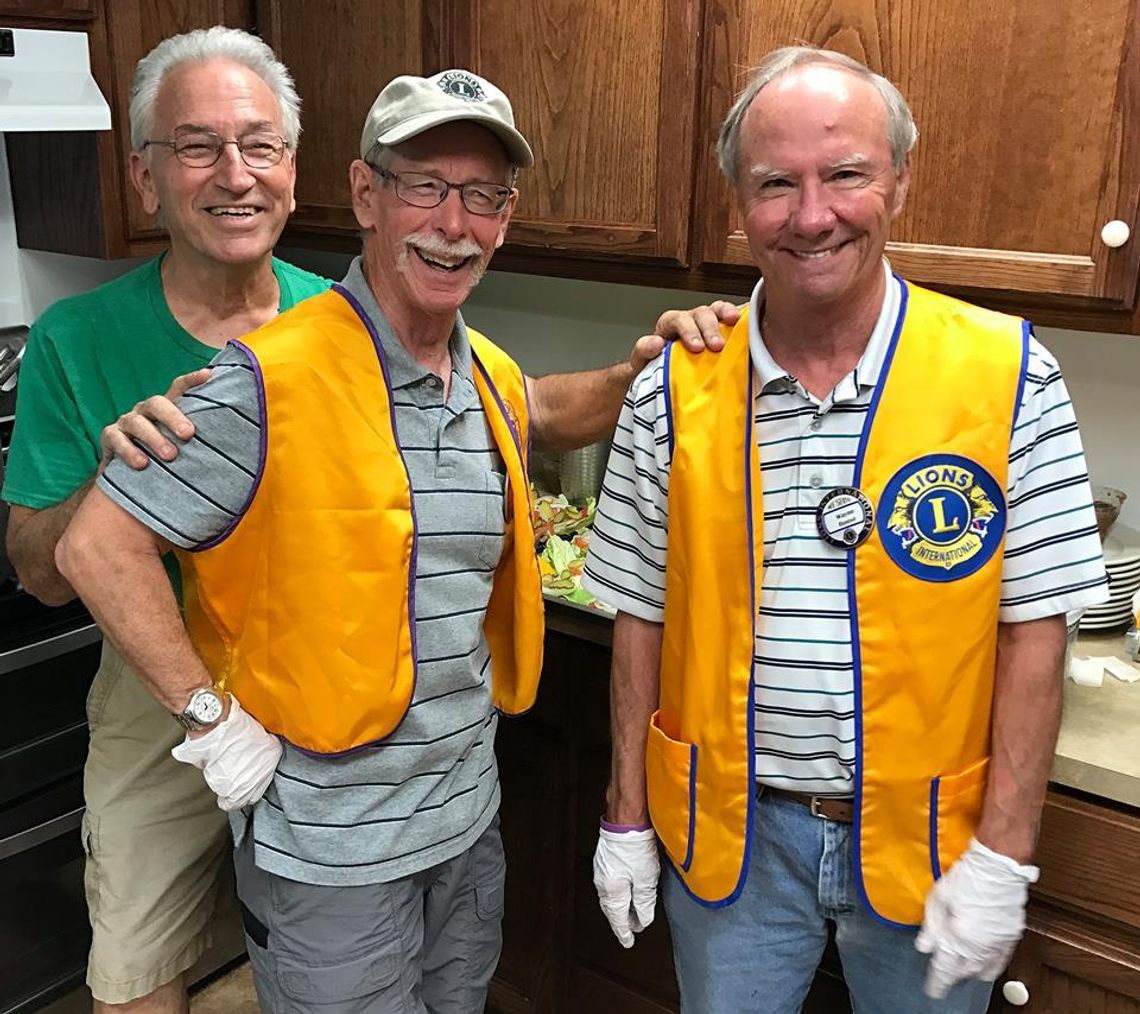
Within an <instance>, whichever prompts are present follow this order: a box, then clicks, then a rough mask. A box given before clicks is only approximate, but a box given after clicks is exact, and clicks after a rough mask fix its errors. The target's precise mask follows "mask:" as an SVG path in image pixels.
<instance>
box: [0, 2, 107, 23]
mask: <svg viewBox="0 0 1140 1014" xmlns="http://www.w3.org/2000/svg"><path fill="white" fill-rule="evenodd" d="M96 2H97V0H0V18H2V17H9V16H15V17H25V18H47V19H52V20H54V19H60V20H65V21H70V20H77V21H90V20H91V18H93V17H94V16H95V4H96Z"/></svg>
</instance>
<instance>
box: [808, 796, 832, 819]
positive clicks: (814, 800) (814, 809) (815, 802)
mask: <svg viewBox="0 0 1140 1014" xmlns="http://www.w3.org/2000/svg"><path fill="white" fill-rule="evenodd" d="M821 802H822V800H821V799H820V797H819V796H812V797H811V804H810V805H809V806H808V809H809V810H811V815H812V816H813V817H818V818H819V819H820V820H830V819H831V818H830V817H826V816H824V815H823V814H822V813H820V812H819V804H820V803H821Z"/></svg>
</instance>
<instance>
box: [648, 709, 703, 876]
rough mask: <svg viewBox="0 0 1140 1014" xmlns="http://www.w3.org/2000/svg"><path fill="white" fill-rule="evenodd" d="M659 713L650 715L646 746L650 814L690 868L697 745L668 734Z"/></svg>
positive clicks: (672, 854)
mask: <svg viewBox="0 0 1140 1014" xmlns="http://www.w3.org/2000/svg"><path fill="white" fill-rule="evenodd" d="M660 717H661V712H660V711H657V712H654V714H653V717H652V718H651V719H650V722H649V739H648V740H647V742H646V750H645V777H646V788H647V790H648V794H649V816H650V819H651V820H652V821H653V827H654V830H656V832H657V837H659V838H660V839H661V844H662V845H664V846H665V851H666V852H667V853H668V855H669V858H670V859H671V860H672V861H673V863H674V864H675V865H677V866H680V867H681V869H684V870H687V869H688V868H689V864H690V862H692V850H693V821H694V819H695V813H694V810H693V803H694V799H695V791H696V775H697V747H696V744H694V743H685V742H682V741H680V740H676V739H672V738H671V737H669V736H667V735H666V734H665V733H664V732H663V731H662V730H661V725H660Z"/></svg>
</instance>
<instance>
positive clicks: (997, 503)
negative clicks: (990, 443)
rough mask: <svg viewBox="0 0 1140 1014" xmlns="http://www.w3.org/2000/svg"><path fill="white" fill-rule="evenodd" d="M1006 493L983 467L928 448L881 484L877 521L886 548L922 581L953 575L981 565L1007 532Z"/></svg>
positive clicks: (970, 571) (951, 578) (953, 577)
mask: <svg viewBox="0 0 1140 1014" xmlns="http://www.w3.org/2000/svg"><path fill="white" fill-rule="evenodd" d="M1005 519H1006V504H1005V494H1004V493H1003V492H1002V490H1001V489H1000V487H999V486H998V484H997V481H996V480H995V479H994V477H993V476H992V475H990V474H989V472H987V471H986V470H985V469H984V468H982V467H981V466H980V465H978V464H977V463H976V462H973V461H970V459H969V458H963V457H960V456H958V455H956V454H931V455H927V456H926V457H924V458H918V459H916V460H915V461H912V462H910V463H909V464H907V465H904V466H903V467H902V468H900V469H899V470H898V471H897V472H896V473H895V474H894V476H892V477H891V480H890V481H889V482H888V483H887V485H886V487H885V488H884V489H883V495H882V497H881V498H880V500H879V511H878V517H877V519H876V520H877V523H878V527H879V538H880V539H881V540H882V542H883V546H884V548H885V549H886V551H887V554H888V555H889V556H890V558H891V559H892V560H894V561H895V563H897V564H898V565H899V566H900V567H901V568H902V569H903V570H905V571H906V572H907V573H908V574H910V575H912V576H913V577H917V578H921V579H922V580H924V581H957V580H958V579H959V578H963V577H968V576H969V575H970V574H973V573H974V572H975V571H977V570H979V569H980V568H981V567H983V566H984V565H985V564H986V562H987V561H988V560H989V559H990V558H991V557H992V556H993V555H994V553H995V552H997V548H998V546H1000V545H1001V540H1002V537H1003V536H1004V535H1005Z"/></svg>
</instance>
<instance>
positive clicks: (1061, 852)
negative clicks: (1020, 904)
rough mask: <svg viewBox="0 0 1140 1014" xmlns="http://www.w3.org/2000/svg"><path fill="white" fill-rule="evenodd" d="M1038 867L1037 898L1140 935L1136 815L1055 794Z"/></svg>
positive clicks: (1048, 802) (1049, 804) (1139, 945)
mask: <svg viewBox="0 0 1140 1014" xmlns="http://www.w3.org/2000/svg"><path fill="white" fill-rule="evenodd" d="M1037 863H1038V865H1039V866H1040V867H1041V879H1040V880H1039V881H1038V883H1037V886H1036V887H1035V888H1034V889H1033V893H1034V894H1035V895H1036V896H1038V897H1040V898H1046V899H1049V900H1050V901H1052V902H1055V903H1057V904H1060V905H1063V906H1064V907H1065V908H1067V909H1073V910H1077V911H1081V912H1087V913H1090V914H1093V915H1096V916H1099V917H1101V918H1105V919H1111V920H1113V921H1114V922H1118V923H1122V924H1124V925H1126V926H1131V927H1133V928H1134V929H1136V930H1140V821H1138V820H1137V819H1136V817H1135V815H1132V814H1127V813H1123V812H1117V811H1114V810H1110V809H1109V808H1108V807H1106V806H1097V805H1094V804H1092V803H1087V802H1085V801H1084V800H1080V799H1073V798H1071V797H1068V796H1061V795H1058V794H1057V793H1050V794H1049V798H1048V799H1047V800H1046V803H1045V810H1044V812H1043V814H1042V817H1041V842H1040V845H1039V846H1038V850H1037ZM1137 948H1138V949H1140V938H1138V939H1137Z"/></svg>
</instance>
